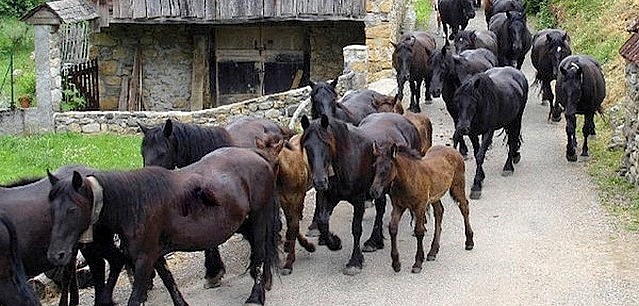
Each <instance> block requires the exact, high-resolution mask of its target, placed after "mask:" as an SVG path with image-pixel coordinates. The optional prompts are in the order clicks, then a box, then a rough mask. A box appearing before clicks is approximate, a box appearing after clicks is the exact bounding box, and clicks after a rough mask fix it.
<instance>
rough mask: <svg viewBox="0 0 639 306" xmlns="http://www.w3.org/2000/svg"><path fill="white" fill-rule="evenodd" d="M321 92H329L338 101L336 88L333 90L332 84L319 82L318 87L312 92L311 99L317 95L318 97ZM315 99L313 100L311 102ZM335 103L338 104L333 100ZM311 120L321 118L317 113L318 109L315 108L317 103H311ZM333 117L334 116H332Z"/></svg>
mask: <svg viewBox="0 0 639 306" xmlns="http://www.w3.org/2000/svg"><path fill="white" fill-rule="evenodd" d="M320 90H325V91H328V92H329V93H330V94H331V95H334V96H335V97H336V99H337V91H335V88H333V86H331V85H330V84H328V83H326V82H318V83H317V86H315V87H314V88H313V90H311V94H310V96H311V97H314V96H315V95H317V93H318V92H319V91H320ZM312 100H313V99H311V102H313V101H312ZM333 102H334V103H337V101H336V100H333ZM311 106H312V107H311V118H319V117H320V116H321V115H320V114H318V113H317V109H316V108H315V106H316V104H315V103H311ZM331 115H332V114H331Z"/></svg>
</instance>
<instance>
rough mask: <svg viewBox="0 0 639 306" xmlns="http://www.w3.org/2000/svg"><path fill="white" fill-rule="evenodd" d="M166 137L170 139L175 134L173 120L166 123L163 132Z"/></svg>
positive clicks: (167, 120)
mask: <svg viewBox="0 0 639 306" xmlns="http://www.w3.org/2000/svg"><path fill="white" fill-rule="evenodd" d="M162 132H163V134H164V137H167V138H168V137H169V136H171V134H173V122H172V121H171V119H166V123H164V129H163V130H162Z"/></svg>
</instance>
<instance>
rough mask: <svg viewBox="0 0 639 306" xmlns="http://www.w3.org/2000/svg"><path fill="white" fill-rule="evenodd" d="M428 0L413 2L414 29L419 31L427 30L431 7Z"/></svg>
mask: <svg viewBox="0 0 639 306" xmlns="http://www.w3.org/2000/svg"><path fill="white" fill-rule="evenodd" d="M430 3H431V2H430V0H415V19H416V21H415V27H416V28H417V29H421V30H428V26H429V25H428V24H429V20H430V13H431V11H432V9H433V8H432V7H431V4H430Z"/></svg>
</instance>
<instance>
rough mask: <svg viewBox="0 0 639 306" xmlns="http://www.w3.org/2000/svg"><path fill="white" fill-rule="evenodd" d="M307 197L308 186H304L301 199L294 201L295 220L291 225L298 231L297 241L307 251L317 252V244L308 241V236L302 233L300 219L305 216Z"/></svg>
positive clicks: (300, 195) (300, 194)
mask: <svg viewBox="0 0 639 306" xmlns="http://www.w3.org/2000/svg"><path fill="white" fill-rule="evenodd" d="M305 197H306V187H304V190H303V191H301V192H300V193H299V199H297V200H296V201H294V203H296V204H295V206H294V215H293V222H292V223H291V226H292V227H293V229H294V231H295V232H296V233H297V241H298V242H299V243H300V245H301V246H302V247H303V248H304V249H305V250H306V251H308V252H311V253H312V252H315V244H313V243H312V242H310V241H308V239H306V237H304V235H302V233H301V232H300V220H302V218H303V217H304V198H305ZM295 228H297V230H295Z"/></svg>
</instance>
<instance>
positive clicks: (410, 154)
mask: <svg viewBox="0 0 639 306" xmlns="http://www.w3.org/2000/svg"><path fill="white" fill-rule="evenodd" d="M397 153H398V154H401V155H402V156H404V157H407V158H410V159H417V160H421V159H422V155H421V153H420V152H419V151H417V150H415V149H413V148H411V147H408V146H406V145H403V144H401V145H400V144H398V145H397Z"/></svg>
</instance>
